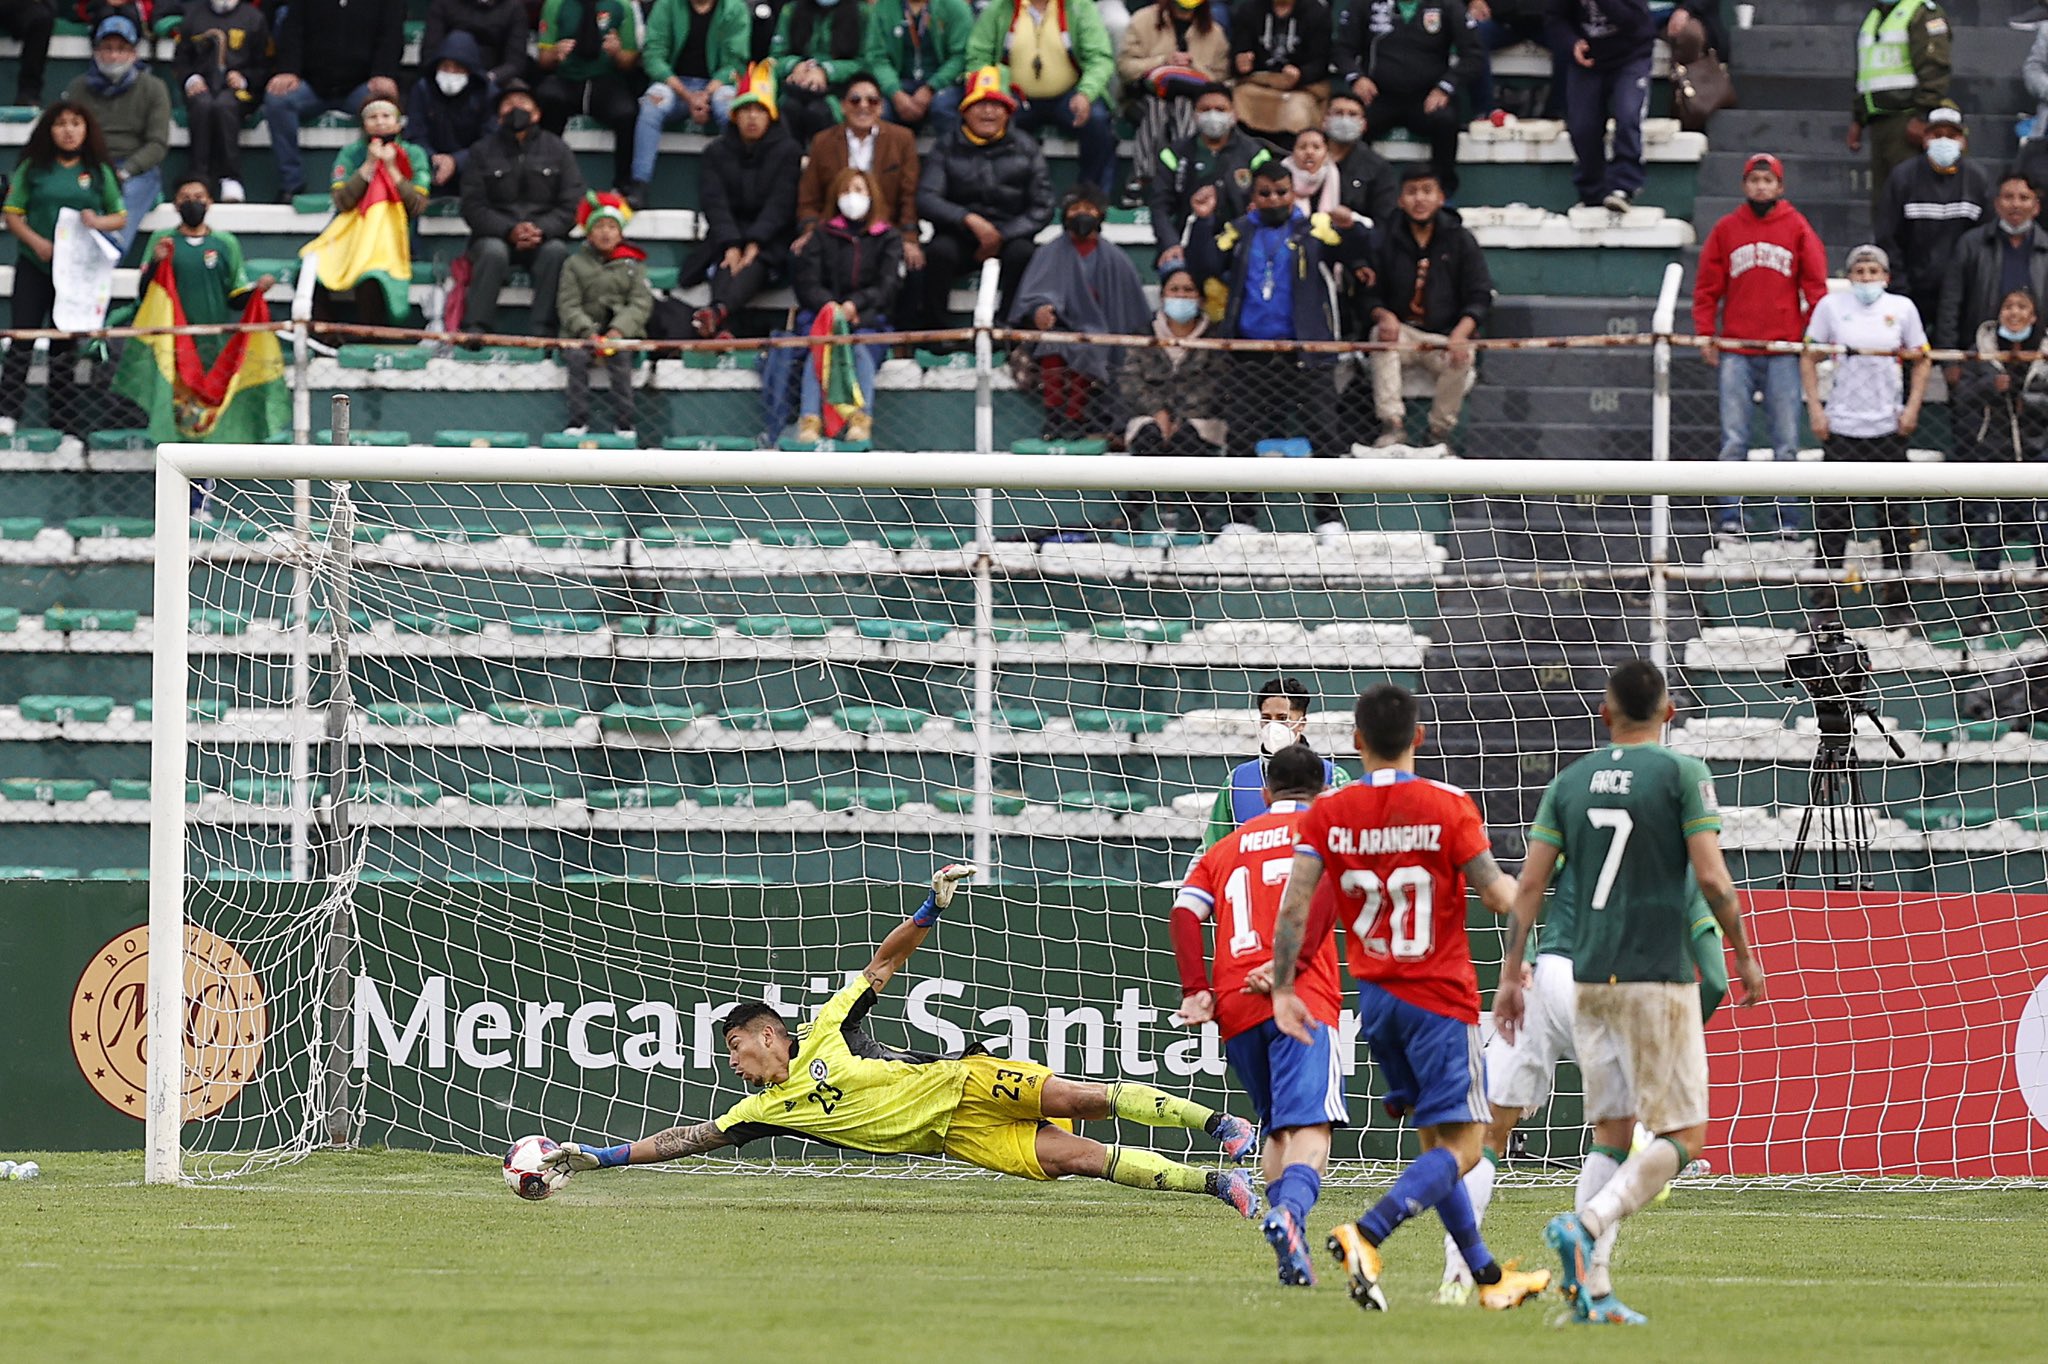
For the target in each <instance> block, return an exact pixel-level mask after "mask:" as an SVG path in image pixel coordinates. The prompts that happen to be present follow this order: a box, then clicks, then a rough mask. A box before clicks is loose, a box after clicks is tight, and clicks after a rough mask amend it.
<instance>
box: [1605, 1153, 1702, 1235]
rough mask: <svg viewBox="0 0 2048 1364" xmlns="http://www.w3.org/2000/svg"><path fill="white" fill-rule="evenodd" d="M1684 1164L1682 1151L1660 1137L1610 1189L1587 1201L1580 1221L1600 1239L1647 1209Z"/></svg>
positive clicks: (1633, 1158)
mask: <svg viewBox="0 0 2048 1364" xmlns="http://www.w3.org/2000/svg"><path fill="white" fill-rule="evenodd" d="M1683 1163H1684V1162H1683V1161H1682V1160H1681V1159H1680V1156H1679V1151H1678V1147H1677V1146H1676V1145H1674V1144H1673V1143H1671V1142H1670V1141H1667V1140H1665V1139H1664V1138H1662V1137H1659V1138H1658V1139H1657V1140H1655V1141H1653V1142H1651V1143H1650V1144H1649V1145H1648V1146H1645V1147H1644V1148H1643V1149H1642V1150H1640V1151H1638V1152H1636V1153H1635V1154H1634V1155H1632V1156H1630V1157H1629V1158H1628V1163H1627V1164H1625V1165H1623V1166H1622V1167H1621V1171H1620V1173H1618V1174H1616V1175H1615V1176H1614V1178H1613V1179H1610V1180H1609V1181H1607V1187H1606V1188H1604V1189H1602V1190H1601V1191H1600V1192H1599V1193H1597V1194H1594V1195H1593V1197H1592V1198H1590V1199H1588V1200H1587V1202H1586V1206H1585V1208H1584V1209H1583V1210H1582V1211H1581V1212H1580V1213H1579V1220H1580V1221H1581V1222H1583V1223H1585V1226H1586V1230H1587V1231H1589V1232H1591V1233H1593V1235H1594V1236H1595V1237H1598V1236H1599V1235H1600V1233H1602V1232H1603V1231H1606V1230H1607V1229H1608V1228H1609V1227H1612V1226H1615V1225H1617V1224H1619V1223H1620V1222H1621V1220H1622V1219H1623V1218H1626V1217H1631V1216H1633V1215H1634V1214H1636V1213H1638V1212H1641V1211H1642V1210H1643V1209H1644V1208H1645V1207H1647V1206H1648V1205H1649V1202H1650V1200H1651V1199H1653V1198H1655V1197H1656V1196H1657V1193H1658V1191H1659V1190H1661V1189H1662V1188H1663V1187H1664V1186H1665V1185H1666V1184H1669V1183H1670V1182H1671V1180H1672V1177H1673V1176H1674V1175H1676V1174H1677V1173H1678V1167H1679V1166H1680V1165H1681V1164H1683Z"/></svg>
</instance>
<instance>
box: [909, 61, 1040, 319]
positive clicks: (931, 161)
mask: <svg viewBox="0 0 2048 1364" xmlns="http://www.w3.org/2000/svg"><path fill="white" fill-rule="evenodd" d="M1016 111H1017V100H1016V97H1015V96H1014V95H1012V94H1011V93H1010V90H1009V86H1008V83H1007V82H1006V81H1005V80H1004V78H1003V73H1002V69H1001V68H1000V67H995V66H984V67H981V68H979V69H977V70H974V71H972V72H970V73H969V74H968V78H967V93H966V94H965V95H963V96H962V97H961V99H960V126H959V127H958V128H956V129H954V130H953V132H952V133H951V134H950V135H949V136H947V137H945V138H944V139H942V140H940V141H939V142H937V143H936V144H934V145H933V147H932V150H931V154H930V155H929V156H927V157H926V158H925V163H924V174H923V175H922V177H921V178H920V179H919V181H918V186H917V211H918V215H919V216H920V217H922V218H924V219H925V221H927V222H929V223H930V224H931V225H932V240H931V244H930V245H929V246H927V247H926V248H925V253H924V254H925V270H924V290H923V293H924V297H923V299H922V307H921V310H920V311H919V316H918V320H917V325H919V326H924V327H934V326H939V325H942V324H943V322H944V320H945V316H946V296H947V294H948V293H949V292H950V291H951V289H952V287H953V284H954V281H955V280H957V279H958V278H959V277H960V276H961V275H962V274H964V273H966V272H967V271H968V270H969V269H978V268H979V267H980V265H981V263H982V262H983V261H988V260H993V261H998V262H1000V263H1001V270H1002V297H1001V301H1000V303H999V304H998V306H997V312H998V313H1000V314H1002V315H1004V316H1007V315H1008V314H1009V311H1010V301H1011V298H1012V296H1013V295H1014V294H1015V292H1016V289H1017V281H1018V280H1019V279H1021V278H1022V277H1023V275H1024V267H1025V266H1026V265H1028V264H1030V263H1031V253H1032V239H1033V238H1034V237H1036V236H1037V235H1038V233H1039V231H1040V230H1041V229H1042V228H1044V226H1045V225H1046V224H1047V223H1049V222H1051V221H1052V211H1053V196H1052V174H1051V172H1050V171H1049V170H1047V168H1046V164H1045V154H1044V153H1043V152H1042V151H1040V150H1039V147H1038V143H1037V142H1036V141H1034V140H1033V139H1032V138H1031V136H1030V134H1028V133H1025V132H1022V131H1020V130H1019V129H1017V128H1016V127H1014V126H1013V125H1012V124H1011V122H1010V117H1011V115H1012V114H1014V113H1015V112H1016ZM906 302H907V303H910V302H915V300H912V299H906Z"/></svg>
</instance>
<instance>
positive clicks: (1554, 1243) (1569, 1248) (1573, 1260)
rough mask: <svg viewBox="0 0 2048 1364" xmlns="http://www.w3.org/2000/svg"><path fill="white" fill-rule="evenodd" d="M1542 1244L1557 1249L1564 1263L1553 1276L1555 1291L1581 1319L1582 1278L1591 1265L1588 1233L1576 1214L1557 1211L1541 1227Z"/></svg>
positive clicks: (1583, 1304) (1583, 1305)
mask: <svg viewBox="0 0 2048 1364" xmlns="http://www.w3.org/2000/svg"><path fill="white" fill-rule="evenodd" d="M1543 1243H1544V1244H1545V1245H1547V1246H1549V1247H1550V1248H1551V1249H1552V1250H1554V1251H1556V1252H1557V1258H1558V1260H1559V1261H1560V1262H1561V1263H1562V1264H1563V1266H1564V1268H1563V1272H1562V1273H1560V1274H1559V1275H1558V1279H1557V1289H1558V1292H1560V1293H1562V1294H1564V1296H1565V1301H1567V1302H1569V1303H1570V1304H1571V1305H1572V1315H1573V1316H1575V1317H1577V1318H1578V1319H1579V1320H1581V1321H1584V1320H1585V1319H1586V1295H1585V1287H1584V1280H1585V1277H1586V1271H1587V1270H1588V1269H1589V1268H1591V1267H1592V1264H1593V1237H1592V1235H1591V1234H1590V1233H1589V1232H1587V1230H1586V1228H1585V1225H1584V1224H1583V1223H1581V1222H1580V1221H1579V1215H1578V1214H1577V1213H1575V1212H1561V1213H1559V1214H1558V1215H1557V1216H1555V1217H1553V1218H1551V1219H1550V1224H1549V1225H1548V1226H1546V1227H1544V1228H1543Z"/></svg>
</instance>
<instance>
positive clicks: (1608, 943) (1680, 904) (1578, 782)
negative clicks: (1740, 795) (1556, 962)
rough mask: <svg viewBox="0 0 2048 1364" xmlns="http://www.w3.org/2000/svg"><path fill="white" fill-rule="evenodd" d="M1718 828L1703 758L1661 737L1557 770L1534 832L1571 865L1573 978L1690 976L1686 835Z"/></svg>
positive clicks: (1682, 978)
mask: <svg viewBox="0 0 2048 1364" xmlns="http://www.w3.org/2000/svg"><path fill="white" fill-rule="evenodd" d="M1720 828H1721V815H1720V806H1719V803H1718V802H1717V801H1716V800H1715V798H1714V778H1713V775H1712V774H1711V773H1710V772H1709V771H1708V770H1707V765H1706V764H1705V763H1703V762H1701V761H1699V759H1697V758H1689V757H1683V756H1681V755H1679V754H1676V753H1673V752H1671V751H1670V750H1669V749H1667V748H1664V747H1663V746H1662V745H1659V744H1654V743H1643V744H1610V745H1608V746H1607V747H1605V748H1602V749H1599V750H1597V751H1595V752H1593V753H1591V754H1588V755H1587V756H1586V757H1584V758H1581V759H1579V761H1577V762H1575V763H1573V764H1572V765H1571V766H1570V767H1568V768H1566V769H1565V770H1564V771H1562V772H1560V773H1558V774H1557V776H1556V778H1555V779H1553V780H1552V781H1551V783H1550V785H1549V787H1548V788H1547V789H1546V790H1545V791H1544V792H1543V803H1542V804H1541V805H1540V806H1539V807H1537V810H1536V822H1535V824H1534V825H1532V826H1531V827H1530V830H1529V837H1530V838H1532V839H1535V840H1538V841H1540V842H1544V843H1548V844H1550V845H1551V846H1553V847H1555V848H1558V849H1559V850H1561V851H1562V852H1563V853H1564V856H1565V860H1566V861H1567V862H1568V863H1570V864H1571V865H1572V866H1573V868H1574V869H1575V870H1574V872H1573V874H1572V876H1571V878H1570V881H1569V883H1568V888H1569V890H1570V908H1569V913H1570V914H1571V922H1570V926H1569V928H1568V930H1567V931H1568V933H1569V935H1570V940H1571V950H1572V974H1573V976H1574V977H1575V978H1576V979H1578V980H1580V981H1584V982H1599V983H1612V982H1616V981H1639V980H1672V981H1684V982H1686V983H1688V984H1689V983H1691V982H1692V980H1693V978H1694V976H1693V959H1692V953H1691V949H1690V941H1691V937H1692V930H1693V923H1694V904H1693V897H1694V896H1696V895H1697V894H1698V891H1697V889H1696V888H1695V887H1693V886H1690V885H1689V884H1688V881H1687V876H1686V873H1687V872H1688V871H1689V870H1690V869H1691V866H1692V859H1691V856H1690V854H1689V853H1688V852H1687V851H1686V840H1687V839H1688V838H1690V837H1692V835H1694V834H1696V833H1703V832H1706V831H1709V830H1712V831H1716V832H1718V831H1719V830H1720ZM1546 950H1554V949H1552V948H1551V947H1550V945H1549V944H1548V943H1546Z"/></svg>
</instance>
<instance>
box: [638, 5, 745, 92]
mask: <svg viewBox="0 0 2048 1364" xmlns="http://www.w3.org/2000/svg"><path fill="white" fill-rule="evenodd" d="M697 21H698V15H697V11H695V10H694V9H691V8H690V0H654V8H653V9H652V10H650V11H649V12H648V15H647V46H646V47H644V48H642V49H641V51H640V64H641V66H643V67H645V68H646V69H647V79H648V80H649V81H652V82H653V83H654V84H656V85H662V84H666V83H667V81H668V79H669V78H670V77H671V76H673V75H675V73H676V54H677V53H679V52H681V51H682V50H683V44H684V43H686V42H688V41H689V39H690V29H691V26H692V25H694V24H695V23H696V22H697ZM709 23H710V24H711V32H710V34H709V35H707V36H706V38H705V39H704V65H705V68H706V69H707V70H708V71H709V72H710V73H711V79H712V80H714V81H716V82H718V83H719V84H720V85H724V86H736V85H738V84H739V83H740V69H741V68H742V67H744V66H745V65H746V64H747V44H748V43H749V42H750V41H751V40H752V38H753V32H754V16H753V15H752V14H750V13H749V12H748V10H747V0H712V8H711V14H710V16H709Z"/></svg>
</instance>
